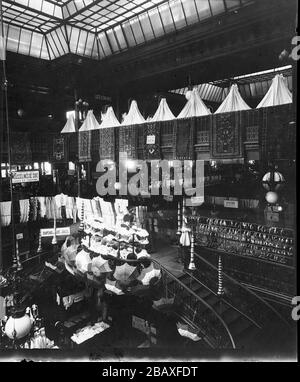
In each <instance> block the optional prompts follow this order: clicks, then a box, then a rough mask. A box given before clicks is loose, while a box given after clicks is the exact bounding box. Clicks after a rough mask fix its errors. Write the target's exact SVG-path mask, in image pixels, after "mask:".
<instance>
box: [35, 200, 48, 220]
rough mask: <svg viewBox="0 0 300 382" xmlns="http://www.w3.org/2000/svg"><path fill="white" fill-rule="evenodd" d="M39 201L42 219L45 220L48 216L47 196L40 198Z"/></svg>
mask: <svg viewBox="0 0 300 382" xmlns="http://www.w3.org/2000/svg"><path fill="white" fill-rule="evenodd" d="M37 199H38V201H39V205H40V217H41V218H44V217H45V216H46V213H47V209H46V198H45V196H38V198H37Z"/></svg>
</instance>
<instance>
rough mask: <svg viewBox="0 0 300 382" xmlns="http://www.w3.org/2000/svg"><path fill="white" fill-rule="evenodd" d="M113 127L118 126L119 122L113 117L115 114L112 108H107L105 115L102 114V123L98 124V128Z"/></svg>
mask: <svg viewBox="0 0 300 382" xmlns="http://www.w3.org/2000/svg"><path fill="white" fill-rule="evenodd" d="M115 126H120V122H119V121H118V120H117V117H116V115H115V112H114V109H113V108H112V106H109V107H108V108H107V111H106V113H105V114H103V119H102V122H101V123H100V128H104V127H115Z"/></svg>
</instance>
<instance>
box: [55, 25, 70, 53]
mask: <svg viewBox="0 0 300 382" xmlns="http://www.w3.org/2000/svg"><path fill="white" fill-rule="evenodd" d="M55 32H56V33H57V36H58V39H59V42H60V44H61V46H62V48H63V51H64V53H67V52H68V44H67V41H66V36H65V30H64V29H63V28H57V29H56V30H55Z"/></svg>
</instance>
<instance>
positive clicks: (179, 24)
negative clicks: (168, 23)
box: [170, 0, 186, 29]
mask: <svg viewBox="0 0 300 382" xmlns="http://www.w3.org/2000/svg"><path fill="white" fill-rule="evenodd" d="M170 8H171V12H172V14H173V19H174V23H175V25H176V28H177V29H181V28H184V27H186V21H185V17H184V13H183V9H182V5H181V3H180V1H178V0H176V1H172V2H170Z"/></svg>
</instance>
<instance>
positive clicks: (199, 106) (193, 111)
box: [177, 88, 211, 118]
mask: <svg viewBox="0 0 300 382" xmlns="http://www.w3.org/2000/svg"><path fill="white" fill-rule="evenodd" d="M209 114H211V112H210V110H209V109H208V108H207V107H206V106H205V104H204V102H203V101H202V99H201V97H200V95H199V92H198V90H197V88H194V89H193V90H192V91H191V96H190V99H189V100H188V101H187V103H186V104H185V106H184V108H183V109H182V110H181V112H180V114H179V115H178V116H177V118H191V117H201V116H203V115H209Z"/></svg>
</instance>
